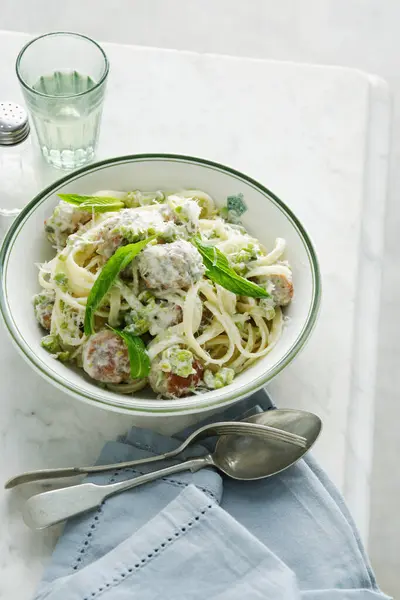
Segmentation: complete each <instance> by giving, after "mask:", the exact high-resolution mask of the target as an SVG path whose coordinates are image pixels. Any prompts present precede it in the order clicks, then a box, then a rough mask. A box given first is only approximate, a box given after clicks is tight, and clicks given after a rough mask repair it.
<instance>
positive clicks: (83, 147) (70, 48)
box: [16, 32, 109, 169]
mask: <svg viewBox="0 0 400 600" xmlns="http://www.w3.org/2000/svg"><path fill="white" fill-rule="evenodd" d="M16 70H17V76H18V79H19V82H20V84H21V86H22V91H23V94H24V97H25V101H26V104H27V107H28V110H29V112H30V116H31V119H32V122H33V125H34V128H35V130H36V133H37V137H38V140H39V145H40V148H41V151H42V154H43V156H44V158H45V160H46V161H47V162H48V163H49V164H51V165H52V166H54V167H56V168H59V169H74V168H76V167H79V166H81V165H84V164H85V163H87V162H89V161H90V160H92V159H93V157H94V153H95V149H96V145H97V140H98V136H99V128H100V120H101V112H102V107H103V100H104V93H105V88H106V82H107V76H108V72H109V63H108V59H107V56H106V54H105V53H104V50H103V49H102V48H101V47H100V46H99V44H97V43H96V42H95V41H93V40H91V39H90V38H88V37H86V36H84V35H81V34H78V33H69V32H55V33H48V34H46V35H42V36H39V37H37V38H35V39H33V40H31V41H30V42H29V43H28V44H26V46H24V47H23V48H22V50H21V52H20V53H19V55H18V58H17V62H16Z"/></svg>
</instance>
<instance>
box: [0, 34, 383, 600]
mask: <svg viewBox="0 0 400 600" xmlns="http://www.w3.org/2000/svg"><path fill="white" fill-rule="evenodd" d="M28 37H29V36H26V35H24V34H17V33H8V32H0V72H1V73H2V86H1V95H2V98H1V99H2V100H3V99H4V100H7V99H10V100H14V101H21V95H20V92H19V89H18V85H17V81H16V78H15V74H14V60H15V56H16V54H17V52H18V50H19V49H20V47H21V46H22V45H23V44H24V43H25V41H26V40H27V39H28ZM104 47H105V50H106V52H107V54H108V55H109V58H110V61H111V65H112V68H111V75H110V81H109V88H108V95H107V99H106V105H105V111H104V119H103V125H102V131H101V140H100V148H99V153H98V158H105V157H107V156H113V155H118V154H125V153H135V152H176V153H183V154H191V155H197V156H201V157H205V158H209V159H211V160H216V161H219V162H222V163H226V164H228V165H230V166H232V167H235V168H237V169H239V170H241V171H243V172H245V173H247V174H248V175H250V176H252V177H254V178H256V179H259V180H260V181H261V182H262V183H264V184H265V185H267V186H268V187H269V188H270V189H272V190H273V191H274V192H275V193H276V194H277V195H278V196H280V197H281V198H282V199H283V200H284V201H286V202H287V204H289V206H290V207H291V208H292V209H293V210H294V211H295V212H296V213H297V214H298V216H299V217H300V219H301V220H302V221H303V222H304V225H305V226H306V228H307V229H308V230H309V233H310V234H311V236H312V238H313V239H314V242H315V245H316V248H317V250H318V253H319V257H320V261H321V268H322V275H323V304H322V310H321V316H320V319H319V322H318V324H317V327H316V330H315V332H314V335H313V336H312V339H311V341H310V342H309V344H308V345H307V347H306V349H305V350H304V351H303V352H302V354H301V355H300V357H299V358H298V359H297V360H296V361H295V362H294V363H293V364H292V365H290V366H289V367H288V368H287V369H286V371H285V372H284V373H282V374H281V375H280V376H279V377H277V378H276V380H275V381H273V382H272V383H271V385H270V386H269V391H270V393H271V395H272V397H273V399H274V400H275V402H276V403H277V404H278V406H280V407H299V408H304V409H307V410H311V411H314V412H316V413H318V414H319V415H320V416H321V418H322V419H323V422H324V431H323V435H322V436H321V439H320V441H319V443H318V445H317V447H316V450H315V454H316V455H317V457H318V458H319V460H320V462H321V464H322V465H323V466H324V467H325V469H326V470H327V471H328V473H329V474H330V476H331V477H332V479H333V480H334V481H335V483H336V484H337V485H338V486H339V488H340V489H341V490H342V491H343V493H344V494H345V496H346V498H347V500H348V502H349V505H350V508H351V510H352V511H353V514H354V516H355V519H356V521H357V523H358V525H359V527H360V529H361V532H362V535H363V537H364V538H365V539H366V538H367V533H368V520H369V476H370V465H371V456H372V451H373V415H374V404H375V371H376V364H377V356H376V348H377V333H378V331H377V329H378V313H379V292H380V276H381V263H382V258H383V217H384V211H385V197H386V176H387V165H388V151H389V150H388V149H389V127H390V109H389V96H388V91H387V88H386V85H385V84H384V82H382V81H381V80H378V79H377V78H375V77H371V76H368V75H366V74H364V73H361V72H358V71H354V70H349V69H342V68H334V67H318V66H310V65H298V64H291V63H278V62H273V61H264V60H251V59H242V58H233V57H223V56H216V55H197V54H194V53H190V52H178V51H168V50H159V49H151V48H141V47H132V46H122V45H115V44H105V45H104ZM10 152H11V150H7V152H6V151H4V152H3V149H0V199H1V201H2V205H3V206H4V205H7V204H8V206H21V205H23V203H24V202H26V201H27V200H29V199H30V198H31V197H32V196H33V195H34V194H35V192H37V191H38V190H39V189H41V188H42V187H43V186H44V185H45V184H46V183H49V182H50V181H52V180H54V179H55V178H57V177H58V176H59V175H60V173H57V172H56V171H53V170H51V169H49V168H47V167H46V166H45V165H44V164H43V163H42V162H41V161H40V159H39V158H38V157H37V154H36V151H35V145H34V139H33V137H32V139H31V140H30V141H29V142H28V143H27V144H25V145H24V146H21V147H19V149H14V150H13V152H14V154H13V153H12V152H11V154H10ZM0 336H1V337H0V369H1V380H2V388H1V389H2V392H1V404H0V440H1V447H0V449H1V451H0V481H4V480H5V479H6V478H7V477H9V476H11V475H13V474H15V473H17V472H19V471H24V470H27V469H32V468H39V467H50V466H62V465H70V464H74V463H80V464H82V463H90V462H91V461H93V460H94V459H95V457H96V455H97V453H98V451H99V449H100V447H101V446H102V444H103V442H104V440H106V439H109V438H113V437H115V436H116V435H118V434H119V433H121V432H124V431H126V430H127V429H128V428H129V426H130V425H131V423H132V421H131V419H130V418H129V417H126V416H122V415H121V416H120V415H116V414H112V413H107V412H105V411H102V410H98V409H95V408H93V407H90V406H87V405H84V404H80V403H79V402H77V401H76V400H73V399H71V398H69V397H67V396H66V395H64V394H63V393H61V392H60V391H58V390H56V389H54V388H53V387H51V386H50V384H48V383H46V382H44V381H42V380H41V379H40V377H39V376H38V375H37V374H36V373H34V372H33V371H32V370H31V369H30V367H29V366H28V365H27V364H25V363H24V361H23V360H22V358H21V357H20V355H19V354H18V353H17V351H16V350H15V349H14V347H13V346H12V344H11V342H10V340H9V339H8V337H7V336H6V333H5V331H4V329H3V327H1V330H0ZM166 426H167V428H169V429H170V430H173V429H174V427H175V428H176V424H175V425H174V424H173V423H172V424H171V423H170V424H166ZM30 493H32V489H30V490H28V489H22V490H19V491H17V492H15V493H7V494H6V493H4V492H1V499H0V519H1V536H0V556H1V557H2V575H3V576H2V579H1V582H0V597H1V596H2V594H3V595H4V597H13V598H14V599H15V600H22V599H25V598H29V597H30V595H31V593H32V590H33V588H34V586H35V583H36V581H37V580H38V578H39V577H40V574H41V570H42V566H43V563H44V561H45V560H46V559H47V557H48V556H49V555H50V553H51V550H52V547H53V545H54V543H55V540H56V538H57V535H58V532H59V530H58V529H56V530H50V531H46V532H39V533H33V532H31V531H29V530H28V529H27V528H26V527H25V526H24V524H23V523H22V522H21V519H20V515H19V508H20V506H21V504H22V502H23V500H24V498H25V497H27V496H28V495H29V494H30Z"/></svg>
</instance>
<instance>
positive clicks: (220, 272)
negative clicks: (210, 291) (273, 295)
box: [192, 237, 270, 298]
mask: <svg viewBox="0 0 400 600" xmlns="http://www.w3.org/2000/svg"><path fill="white" fill-rule="evenodd" d="M192 241H193V243H194V245H195V246H196V248H197V250H198V251H199V252H200V254H201V256H202V257H203V262H204V265H205V267H206V276H207V277H208V278H209V279H211V280H212V281H214V282H215V283H218V285H221V286H222V287H223V288H225V289H226V290H229V291H230V292H233V293H234V294H237V295H238V296H250V297H252V298H269V297H270V295H269V294H268V292H267V291H266V290H265V289H264V288H262V287H261V286H259V285H257V284H256V283H253V282H252V281H249V280H248V279H245V278H244V277H241V276H240V275H238V274H237V273H236V272H235V271H234V270H233V269H232V267H231V266H230V264H229V261H228V259H227V257H226V256H225V254H223V253H222V252H221V250H218V248H216V247H215V246H206V245H205V244H203V242H202V241H201V240H200V239H199V238H197V237H196V238H193V240H192Z"/></svg>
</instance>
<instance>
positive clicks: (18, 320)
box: [0, 154, 321, 416]
mask: <svg viewBox="0 0 400 600" xmlns="http://www.w3.org/2000/svg"><path fill="white" fill-rule="evenodd" d="M180 188H191V189H193V188H196V189H202V190H205V191H206V192H208V193H209V194H210V195H211V196H212V197H213V198H214V199H215V201H216V203H217V204H219V205H226V199H227V196H229V195H235V194H238V193H242V194H243V197H244V200H245V203H246V205H247V207H248V210H247V212H246V213H245V214H244V215H243V218H242V222H243V224H244V226H245V227H246V228H247V230H248V231H249V232H250V233H251V234H252V235H254V236H255V237H257V238H258V239H259V240H260V241H262V242H263V243H264V244H265V245H266V246H268V247H272V246H273V244H274V241H275V238H276V237H283V238H285V239H286V241H287V253H286V258H287V259H288V260H289V262H290V264H291V266H292V269H293V282H294V289H295V297H294V299H293V301H292V303H291V304H290V306H289V307H288V308H287V310H286V314H287V316H288V317H289V321H288V325H287V326H286V327H285V329H284V333H283V335H282V338H281V339H280V340H279V342H278V344H277V345H276V347H275V348H274V349H273V350H272V351H271V353H270V354H268V355H267V356H265V357H264V358H262V359H261V360H259V361H258V362H257V363H255V364H254V365H253V366H252V367H251V368H249V369H248V370H247V371H245V372H243V373H241V374H240V375H238V376H237V377H236V378H235V379H234V382H233V383H232V384H231V385H229V386H227V387H225V388H223V389H220V390H213V391H210V392H207V393H204V394H201V395H197V396H190V397H186V398H180V399H176V400H157V399H155V398H154V397H153V398H152V397H151V393H150V392H146V391H140V392H138V393H136V394H135V395H134V396H125V395H122V394H116V393H113V392H111V391H108V390H106V389H103V388H101V387H99V386H98V385H96V383H95V382H91V381H89V380H88V379H86V378H85V377H84V376H83V375H82V372H81V371H79V370H74V369H73V368H71V367H69V366H67V365H64V364H63V363H61V362H58V361H56V360H54V359H53V358H51V356H50V355H49V354H48V353H47V352H46V350H44V349H43V348H42V347H41V346H40V340H41V337H42V334H43V332H42V331H41V330H40V328H39V326H38V325H37V323H36V320H35V318H34V315H33V309H32V296H33V295H34V294H35V293H37V292H38V291H39V289H40V288H39V284H38V281H37V274H38V270H37V267H36V266H35V263H40V262H43V261H45V260H49V259H50V258H51V257H52V255H53V254H54V251H52V249H51V248H50V245H49V243H48V241H47V240H46V238H45V235H44V233H43V222H44V220H45V219H46V218H47V217H48V216H49V215H50V214H51V212H52V210H53V208H54V206H55V205H56V204H57V202H58V201H59V199H58V197H57V194H58V193H73V192H74V193H78V194H92V193H93V192H95V191H96V190H100V189H115V190H126V191H128V190H132V189H140V190H153V189H171V190H172V189H180ZM52 253H53V254H52ZM0 268H1V286H2V294H1V311H2V314H3V318H4V320H5V323H6V326H7V329H8V331H9V332H10V334H11V336H12V338H13V340H14V341H15V343H16V344H17V346H18V348H19V349H20V350H21V352H22V354H23V356H24V357H25V358H26V360H27V361H28V362H29V364H30V365H32V367H34V368H35V369H36V370H37V371H38V372H39V373H40V374H41V375H42V376H43V377H45V378H46V379H47V380H48V381H50V382H51V383H53V384H54V385H56V386H57V387H59V388H61V389H62V390H64V391H66V392H68V393H69V394H70V395H72V396H74V397H75V398H77V399H79V400H82V401H85V402H89V403H91V404H94V405H96V406H99V407H102V408H106V409H108V410H114V411H117V412H123V413H129V414H132V413H139V414H141V415H148V416H149V415H151V414H155V415H157V414H158V415H160V416H161V415H164V416H167V415H172V414H181V415H183V414H191V413H198V412H201V411H204V410H209V409H211V408H219V407H221V406H224V405H227V404H231V403H233V402H235V401H237V400H239V399H241V398H243V397H244V396H246V395H248V394H250V393H252V392H255V391H256V390H258V389H259V388H261V387H262V386H264V385H265V384H266V383H267V382H268V381H270V380H271V379H272V378H273V377H274V376H275V375H277V374H278V373H279V372H280V371H282V369H284V368H285V367H286V366H287V365H288V364H289V363H290V362H291V361H292V360H293V358H294V357H295V356H296V355H297V354H298V352H299V351H300V350H301V348H302V347H303V346H304V344H305V342H306V340H307V339H308V337H309V336H310V333H311V331H312V328H313V325H314V323H315V320H316V317H317V313H318V307H319V302H320V295H321V290H320V275H319V268H318V261H317V258H316V254H315V251H314V248H313V246H312V243H311V241H310V239H309V237H308V235H307V233H306V232H305V230H304V227H303V226H302V225H301V223H300V222H299V220H298V219H297V218H296V216H295V215H294V214H293V213H292V212H291V210H290V209H289V208H288V207H287V206H286V205H285V204H284V203H283V202H282V201H281V200H279V199H278V198H277V197H276V196H275V195H274V194H272V193H271V192H270V191H269V190H268V189H266V188H265V187H264V186H263V185H261V184H259V183H257V182H256V181H254V180H252V179H250V178H249V177H247V176H246V175H243V174H242V173H239V172H238V171H234V170H233V169H230V168H229V167H225V166H223V165H219V164H216V163H213V162H210V161H207V160H201V159H198V158H192V157H187V156H179V155H166V154H146V155H133V156H122V157H119V158H113V159H109V160H105V161H102V162H99V163H96V164H93V165H90V166H88V167H84V168H82V169H80V170H79V171H75V172H73V173H71V174H70V175H67V176H66V177H64V178H62V179H59V180H58V181H56V182H55V183H54V184H52V185H51V186H50V187H48V188H47V189H45V190H44V191H43V192H41V193H40V194H38V195H37V196H36V198H34V199H33V200H32V202H30V203H29V204H28V205H27V206H26V207H25V208H24V209H23V211H22V212H21V214H20V215H19V216H18V217H17V218H16V220H15V221H14V222H13V224H12V225H11V228H10V229H9V231H8V233H7V235H6V238H5V240H4V243H3V246H2V249H1V253H0Z"/></svg>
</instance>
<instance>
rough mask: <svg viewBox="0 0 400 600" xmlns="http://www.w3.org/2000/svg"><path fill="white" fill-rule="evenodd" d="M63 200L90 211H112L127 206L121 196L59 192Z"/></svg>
mask: <svg viewBox="0 0 400 600" xmlns="http://www.w3.org/2000/svg"><path fill="white" fill-rule="evenodd" d="M58 196H59V198H61V200H64V202H68V204H72V205H73V206H76V207H77V208H79V210H87V211H88V212H92V211H94V212H97V213H102V212H111V211H115V210H121V208H125V204H124V203H123V202H122V200H120V199H119V198H108V197H106V196H79V195H78V194H58Z"/></svg>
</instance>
